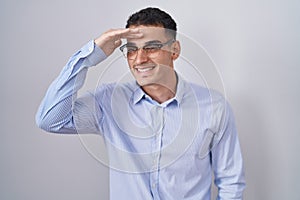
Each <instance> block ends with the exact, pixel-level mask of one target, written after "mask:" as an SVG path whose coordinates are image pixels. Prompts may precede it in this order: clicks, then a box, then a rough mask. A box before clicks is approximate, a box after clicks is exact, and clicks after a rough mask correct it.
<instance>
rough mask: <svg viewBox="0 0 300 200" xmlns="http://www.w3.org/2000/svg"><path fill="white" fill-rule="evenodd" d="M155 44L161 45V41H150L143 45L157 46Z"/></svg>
mask: <svg viewBox="0 0 300 200" xmlns="http://www.w3.org/2000/svg"><path fill="white" fill-rule="evenodd" d="M157 43H161V41H159V40H151V41H148V42H146V43H145V45H147V44H157Z"/></svg>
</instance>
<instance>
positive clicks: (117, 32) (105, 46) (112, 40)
mask: <svg viewBox="0 0 300 200" xmlns="http://www.w3.org/2000/svg"><path fill="white" fill-rule="evenodd" d="M141 37H143V34H142V33H141V32H140V30H139V29H137V28H127V29H111V30H109V31H106V32H105V33H103V34H102V35H101V36H100V37H98V38H97V39H95V44H96V45H97V46H99V47H100V48H101V49H102V50H103V51H104V53H105V54H106V55H107V56H109V55H110V54H112V53H113V51H114V50H115V49H116V48H117V47H118V46H120V45H121V44H122V41H121V39H135V38H141Z"/></svg>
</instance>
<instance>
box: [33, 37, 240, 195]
mask: <svg viewBox="0 0 300 200" xmlns="http://www.w3.org/2000/svg"><path fill="white" fill-rule="evenodd" d="M105 58H106V56H105V54H104V53H103V51H102V50H101V49H100V48H99V47H97V46H96V45H95V44H94V42H93V41H90V42H89V43H88V44H86V45H85V46H83V47H82V48H81V49H80V50H79V51H78V52H77V53H76V54H74V55H73V56H72V57H71V59H70V60H69V61H68V63H67V65H66V66H65V67H64V68H63V70H62V72H61V73H60V75H59V76H58V78H57V79H55V80H54V82H53V83H52V84H51V85H50V87H49V89H48V91H47V93H46V96H45V97H44V99H43V101H42V103H41V105H40V107H39V110H38V112H37V114H36V122H37V124H38V126H39V127H40V128H42V129H44V130H45V131H48V132H57V133H79V134H84V133H96V134H100V135H101V136H102V137H103V138H104V141H105V145H106V148H107V152H108V156H109V166H110V199H113V200H120V199H125V200H135V199H137V200H141V199H142V200H148V199H149V200H150V199H155V200H159V199H160V200H172V199H176V200H177V199H178V200H181V199H193V200H209V199H210V198H211V183H212V174H214V183H215V185H216V186H217V187H218V197H217V199H242V195H243V190H244V188H245V178H244V171H243V161H242V155H241V150H240V145H239V141H238V136H237V132H236V128H235V124H234V117H233V113H232V111H231V108H230V106H229V105H228V103H227V102H226V100H225V99H224V98H223V96H222V95H220V94H219V93H217V92H215V91H212V90H209V89H207V88H204V87H200V86H198V85H196V84H192V83H189V82H187V81H185V80H183V78H181V76H180V75H177V90H176V95H175V97H174V98H172V99H169V100H168V101H166V102H164V103H161V104H159V103H158V102H156V101H155V100H153V99H151V97H150V96H148V95H147V94H145V93H144V91H143V90H142V89H141V88H140V87H139V85H138V84H137V83H136V82H128V83H111V84H103V85H101V86H100V87H99V88H97V89H96V90H95V92H93V93H88V94H86V95H83V96H82V97H80V98H77V97H76V93H77V91H78V90H79V89H80V88H81V87H82V85H83V83H84V80H85V77H86V73H87V70H88V68H89V67H91V66H94V65H96V64H98V63H99V62H101V61H103V60H104V59H105Z"/></svg>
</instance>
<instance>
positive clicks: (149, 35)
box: [120, 8, 180, 86]
mask: <svg viewBox="0 0 300 200" xmlns="http://www.w3.org/2000/svg"><path fill="white" fill-rule="evenodd" d="M126 28H138V29H139V31H140V32H141V33H142V34H143V37H141V38H138V39H130V38H128V39H127V44H124V45H123V46H122V47H120V49H121V51H122V52H123V53H124V55H125V57H126V58H127V61H128V64H129V67H130V69H131V72H132V74H133V75H134V77H135V78H136V80H137V82H138V83H139V84H140V85H141V86H144V85H151V84H152V85H153V84H156V85H168V82H170V81H169V80H170V77H171V78H174V74H175V73H174V65H173V61H174V60H175V59H177V58H178V57H179V54H180V44H179V41H176V30H177V28H176V23H175V21H174V20H173V19H172V17H171V16H170V15H169V14H167V13H166V12H164V11H162V10H160V9H158V8H145V9H142V10H140V11H138V12H136V13H134V14H133V15H131V16H130V17H129V19H128V21H127V25H126Z"/></svg>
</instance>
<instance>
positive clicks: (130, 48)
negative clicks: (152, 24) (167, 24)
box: [120, 39, 175, 60]
mask: <svg viewBox="0 0 300 200" xmlns="http://www.w3.org/2000/svg"><path fill="white" fill-rule="evenodd" d="M173 42H175V40H174V39H171V40H169V41H167V42H165V43H160V42H158V41H150V42H148V44H146V45H145V46H143V47H137V46H134V45H133V44H124V45H122V46H121V47H120V50H121V51H122V53H123V55H124V56H125V58H127V59H129V60H134V59H136V57H137V53H138V51H139V49H142V50H143V52H144V53H146V55H147V56H148V57H149V58H156V57H157V56H158V55H159V53H160V50H161V48H162V47H163V46H166V45H169V44H172V43H173Z"/></svg>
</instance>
